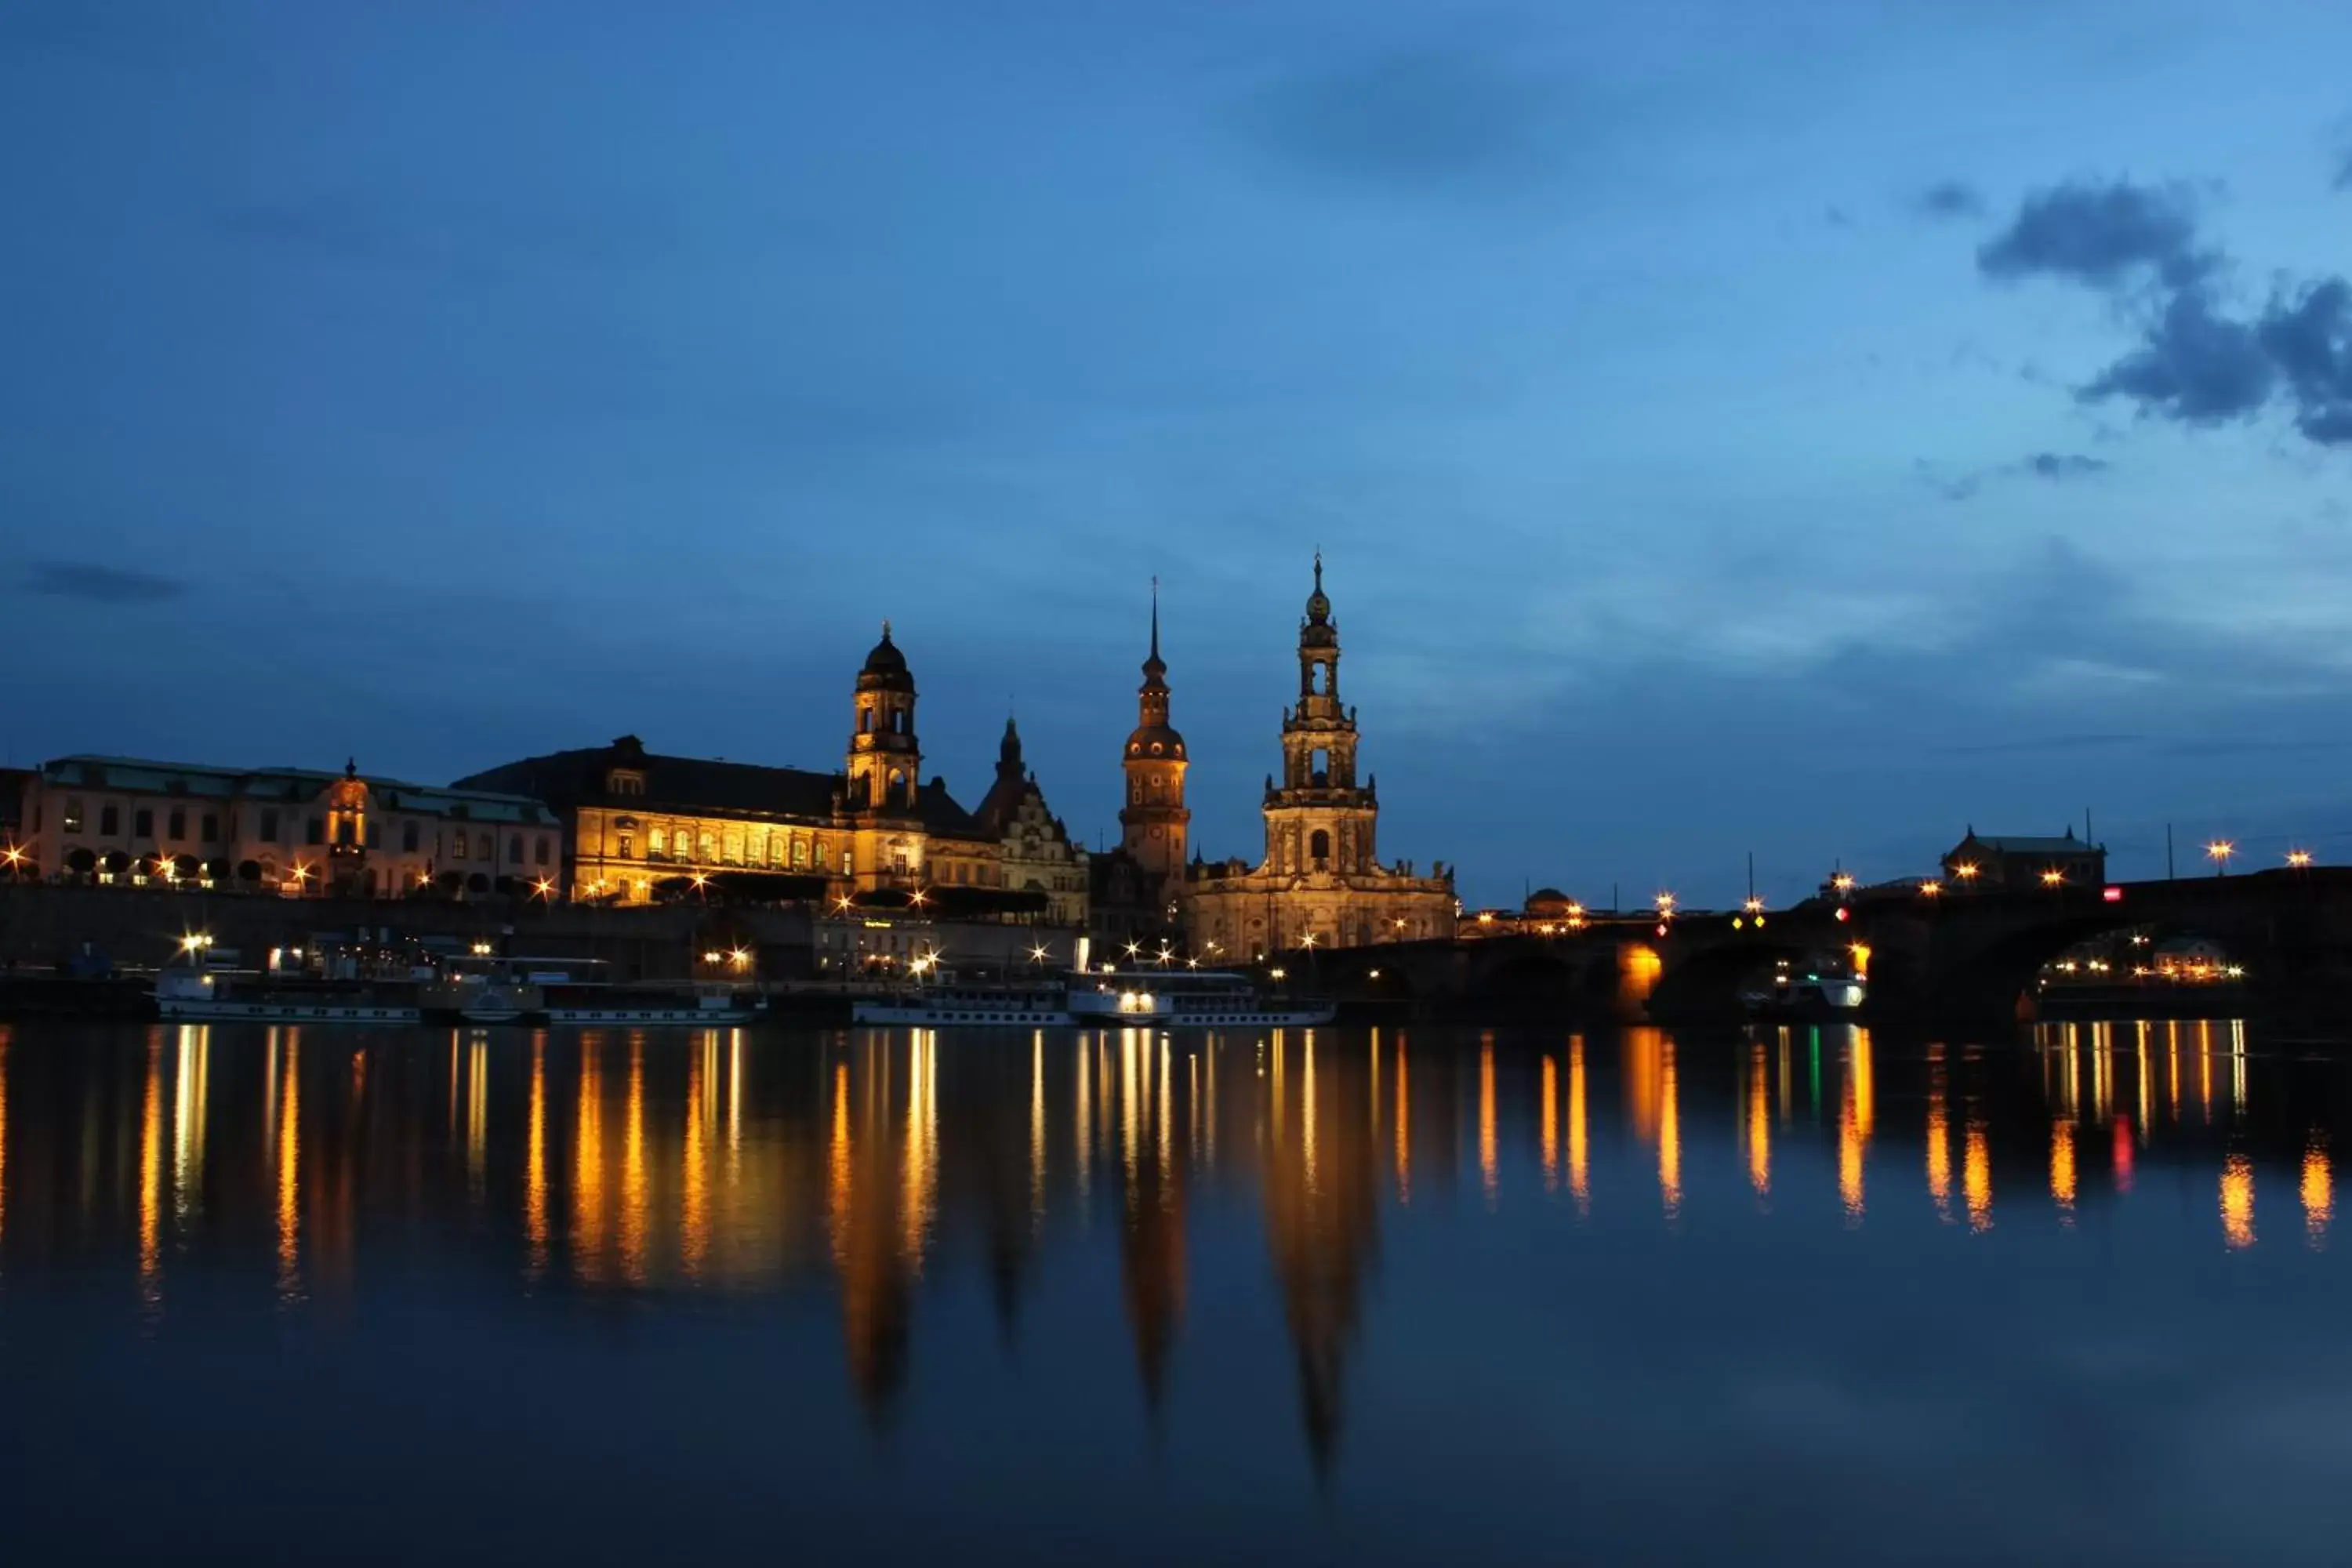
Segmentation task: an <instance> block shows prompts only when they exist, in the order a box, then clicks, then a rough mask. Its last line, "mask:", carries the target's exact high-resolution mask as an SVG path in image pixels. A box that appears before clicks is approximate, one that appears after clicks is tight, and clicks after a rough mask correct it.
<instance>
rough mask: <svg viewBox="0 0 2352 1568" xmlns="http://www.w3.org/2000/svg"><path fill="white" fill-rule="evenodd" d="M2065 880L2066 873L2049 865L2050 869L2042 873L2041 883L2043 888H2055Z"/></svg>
mask: <svg viewBox="0 0 2352 1568" xmlns="http://www.w3.org/2000/svg"><path fill="white" fill-rule="evenodd" d="M2065 880H2066V873H2065V872H2063V871H2061V870H2060V869H2058V868H2057V867H2055V866H2053V867H2051V868H2050V869H2048V870H2047V871H2044V872H2042V886H2043V887H2045V888H2055V887H2057V886H2059V885H2060V884H2061V883H2063V882H2064V881H2065Z"/></svg>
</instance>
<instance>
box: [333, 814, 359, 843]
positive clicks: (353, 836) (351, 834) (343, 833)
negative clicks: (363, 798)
mask: <svg viewBox="0 0 2352 1568" xmlns="http://www.w3.org/2000/svg"><path fill="white" fill-rule="evenodd" d="M358 829H359V824H357V823H355V822H353V821H352V819H351V818H350V817H348V816H339V817H337V818H335V842H336V843H337V844H341V845H351V844H356V843H358V842H359V832H358Z"/></svg>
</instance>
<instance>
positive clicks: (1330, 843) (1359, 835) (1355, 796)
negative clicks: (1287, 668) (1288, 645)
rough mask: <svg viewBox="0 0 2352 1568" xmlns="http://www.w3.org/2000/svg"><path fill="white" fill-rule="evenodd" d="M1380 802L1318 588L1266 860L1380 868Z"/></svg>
mask: <svg viewBox="0 0 2352 1568" xmlns="http://www.w3.org/2000/svg"><path fill="white" fill-rule="evenodd" d="M1379 820H1380V804H1379V801H1378V799H1377V797H1376V796H1375V795H1374V794H1373V792H1372V790H1371V789H1370V787H1362V788H1360V787H1358V785H1357V784H1356V715H1355V711H1354V710H1352V709H1348V708H1342V707H1341V706H1340V705H1339V623H1338V622H1337V621H1334V620H1333V619H1332V618H1331V601H1330V600H1329V599H1328V597H1326V596H1325V595H1324V593H1323V555H1322V552H1320V551H1318V552H1316V556H1315V591H1314V593H1312V594H1310V595H1307V614H1306V615H1305V616H1303V617H1301V619H1300V620H1299V623H1298V705H1297V707H1295V708H1293V709H1291V710H1289V711H1287V712H1286V713H1285V714H1284V715H1283V716H1282V783H1281V784H1279V785H1276V784H1275V782H1274V781H1273V780H1272V779H1268V780H1267V781H1266V791H1265V859H1266V864H1267V865H1268V866H1270V867H1273V868H1276V870H1278V871H1280V872H1282V873H1283V874H1285V875H1288V876H1315V875H1326V876H1329V875H1337V876H1364V875H1367V874H1369V873H1370V872H1371V871H1373V870H1374V869H1376V868H1378V865H1379V861H1378V859H1377V858H1376V856H1375V853H1374V849H1373V843H1372V836H1373V828H1374V826H1375V825H1376V824H1377V823H1378V822H1379Z"/></svg>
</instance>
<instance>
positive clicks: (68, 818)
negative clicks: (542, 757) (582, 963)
mask: <svg viewBox="0 0 2352 1568" xmlns="http://www.w3.org/2000/svg"><path fill="white" fill-rule="evenodd" d="M22 813H23V817H22V821H21V823H20V825H19V826H18V828H17V829H16V832H17V835H18V837H16V838H15V839H14V840H13V841H12V842H11V843H10V844H9V845H8V846H6V847H5V851H0V853H5V854H6V855H7V856H9V857H10V858H12V859H13V860H14V862H15V869H16V871H17V872H18V874H19V875H21V876H37V877H39V878H42V879H58V880H68V881H79V882H89V883H97V884H102V885H116V886H127V887H159V888H170V887H181V886H184V887H187V888H190V889H197V890H209V891H217V892H254V893H278V894H283V895H287V896H292V897H300V896H306V895H315V896H324V895H328V894H341V895H345V896H350V895H359V896H364V897H376V898H402V897H414V896H416V895H418V894H421V893H431V894H436V895H438V896H443V897H449V896H457V897H462V896H465V895H467V894H472V895H485V894H489V893H493V892H506V893H513V892H528V891H529V890H530V889H531V887H532V886H533V885H534V884H535V883H536V881H537V879H540V878H542V877H547V878H552V877H553V876H555V875H556V873H557V871H558V869H559V867H558V864H557V862H558V859H559V851H560V848H561V838H562V834H561V830H560V827H559V825H558V824H557V822H556V819H555V816H554V814H553V813H551V812H550V811H549V810H548V809H547V808H546V807H545V806H544V805H541V804H540V803H539V802H537V801H534V800H530V799H529V798H526V797H522V796H518V795H506V794H502V793H498V792H495V791H487V790H473V789H463V788H458V789H438V788H434V787H431V786H428V785H424V784H404V783H401V782H400V781H398V780H396V779H383V778H372V777H369V776H367V775H365V774H362V773H361V772H360V771H359V768H358V766H357V765H356V764H355V763H347V764H346V765H345V766H344V768H343V771H342V772H341V773H314V772H310V771H308V770H304V769H299V768H258V769H236V768H215V767H205V766H200V765H192V764H188V763H158V762H142V761H138V760H135V759H131V758H126V757H90V756H77V757H62V758H59V759H58V760H57V761H55V762H51V763H44V764H43V765H42V766H41V767H40V769H39V770H38V771H37V772H36V773H32V774H31V775H30V776H29V777H28V778H27V779H26V781H25V783H24V785H23V805H22Z"/></svg>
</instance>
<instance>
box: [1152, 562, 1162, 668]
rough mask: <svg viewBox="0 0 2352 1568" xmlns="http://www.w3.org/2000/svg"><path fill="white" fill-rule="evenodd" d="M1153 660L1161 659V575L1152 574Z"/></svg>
mask: <svg viewBox="0 0 2352 1568" xmlns="http://www.w3.org/2000/svg"><path fill="white" fill-rule="evenodd" d="M1151 658H1152V659H1153V661H1154V662H1155V663H1156V662H1158V660H1159V658H1160V574H1158V573H1156V572H1155V573H1153V574H1151Z"/></svg>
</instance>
